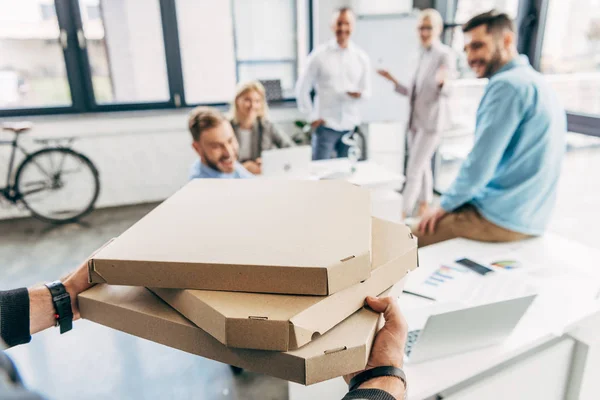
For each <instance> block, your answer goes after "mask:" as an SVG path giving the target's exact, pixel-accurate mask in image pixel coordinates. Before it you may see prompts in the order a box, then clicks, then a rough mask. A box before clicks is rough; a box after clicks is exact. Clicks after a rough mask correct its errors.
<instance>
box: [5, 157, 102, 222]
mask: <svg viewBox="0 0 600 400" xmlns="http://www.w3.org/2000/svg"><path fill="white" fill-rule="evenodd" d="M15 189H16V191H17V197H18V198H19V200H20V201H21V202H22V203H23V204H24V205H25V207H27V208H28V209H29V211H31V213H32V214H33V216H34V217H36V218H38V219H40V220H42V221H45V222H50V223H54V224H64V223H69V222H74V221H76V220H78V219H79V218H81V217H83V216H84V215H86V214H89V213H90V212H91V211H92V210H93V209H94V204H95V203H96V200H97V199H98V195H99V194H100V180H99V178H98V170H97V169H96V167H95V166H94V164H92V162H91V161H90V160H89V159H88V158H87V157H86V156H84V155H83V154H80V153H77V152H75V151H73V150H71V149H67V148H48V149H42V150H40V151H37V152H35V153H33V154H31V155H29V156H28V157H27V158H25V160H23V163H22V164H21V165H20V166H19V169H18V170H17V174H16V176H15Z"/></svg>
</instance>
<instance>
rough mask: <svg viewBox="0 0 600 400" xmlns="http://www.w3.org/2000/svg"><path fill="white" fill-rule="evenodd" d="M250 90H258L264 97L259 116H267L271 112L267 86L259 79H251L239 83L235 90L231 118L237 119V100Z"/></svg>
mask: <svg viewBox="0 0 600 400" xmlns="http://www.w3.org/2000/svg"><path fill="white" fill-rule="evenodd" d="M249 92H256V93H258V94H259V95H260V97H262V107H261V110H259V111H258V116H259V117H260V118H267V117H268V114H269V105H268V104H267V92H266V90H265V87H264V86H263V84H262V83H260V82H259V81H250V82H246V83H242V84H240V85H238V87H237V90H236V92H235V97H234V99H233V102H232V103H231V118H232V119H233V120H234V121H237V115H238V109H237V101H238V100H239V98H240V97H242V96H244V95H245V94H247V93H249Z"/></svg>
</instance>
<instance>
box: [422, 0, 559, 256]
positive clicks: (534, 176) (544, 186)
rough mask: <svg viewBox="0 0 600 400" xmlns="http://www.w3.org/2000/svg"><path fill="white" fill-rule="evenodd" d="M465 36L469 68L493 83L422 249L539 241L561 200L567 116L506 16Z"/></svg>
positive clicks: (493, 15)
mask: <svg viewBox="0 0 600 400" xmlns="http://www.w3.org/2000/svg"><path fill="white" fill-rule="evenodd" d="M463 31H464V32H465V51H466V52H467V58H468V61H469V65H470V66H471V68H472V69H473V71H474V72H475V73H476V75H477V77H478V78H489V79H490V80H489V83H488V85H487V87H486V89H485V93H484V95H483V98H482V99H481V103H480V105H479V109H478V110H477V120H476V127H475V144H474V146H473V149H472V150H471V153H470V154H469V155H468V157H467V159H466V160H465V162H464V163H463V165H462V166H461V169H460V172H459V174H458V177H457V178H456V180H455V181H454V183H453V184H452V186H451V187H450V189H449V190H448V191H447V192H446V193H445V194H444V195H443V196H442V200H441V207H440V208H438V209H436V210H433V211H431V212H430V213H428V214H427V215H426V216H425V217H424V218H423V220H422V221H421V223H420V225H419V228H418V231H417V232H416V234H417V236H418V237H419V245H420V246H427V245H429V244H433V243H437V242H440V241H443V240H448V239H452V238H456V237H464V238H468V239H473V240H481V241H487V242H505V241H513V240H520V239H524V238H527V237H531V236H539V235H541V234H542V233H543V232H544V230H545V229H546V226H547V225H548V222H549V219H550V216H551V213H552V209H553V208H554V204H555V200H556V189H557V184H558V178H559V175H560V169H561V164H562V159H563V155H564V152H565V134H566V113H565V111H564V109H563V107H562V106H561V105H560V102H559V101H558V99H557V96H556V94H555V92H554V91H553V90H552V88H551V87H550V85H549V84H548V83H547V82H546V81H545V79H544V77H543V76H542V75H541V74H539V73H538V72H536V71H535V70H534V69H533V68H532V67H531V66H530V65H529V62H528V60H527V58H526V57H524V56H519V55H518V53H517V50H516V46H515V34H514V26H513V23H512V21H511V20H510V18H509V17H508V16H507V15H506V14H501V13H498V12H495V11H490V12H488V13H484V14H481V15H478V16H476V17H474V18H472V19H471V20H470V21H469V22H467V23H466V24H465V25H464V26H463Z"/></svg>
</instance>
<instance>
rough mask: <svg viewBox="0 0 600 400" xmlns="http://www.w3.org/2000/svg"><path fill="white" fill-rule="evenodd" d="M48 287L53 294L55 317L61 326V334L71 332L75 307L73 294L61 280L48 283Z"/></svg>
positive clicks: (57, 324) (57, 323)
mask: <svg viewBox="0 0 600 400" xmlns="http://www.w3.org/2000/svg"><path fill="white" fill-rule="evenodd" d="M46 287H47V288H48V290H49V291H50V295H52V304H54V310H55V311H56V314H54V318H56V325H55V326H60V334H61V335H62V334H63V333H67V332H69V331H70V330H71V329H73V308H71V296H69V292H67V289H66V288H65V285H63V284H62V282H61V281H55V282H52V283H47V284H46Z"/></svg>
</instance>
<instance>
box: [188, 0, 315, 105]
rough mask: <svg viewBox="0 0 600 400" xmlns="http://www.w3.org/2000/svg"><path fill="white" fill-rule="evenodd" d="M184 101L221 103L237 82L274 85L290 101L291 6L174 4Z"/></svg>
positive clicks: (270, 2)
mask: <svg viewBox="0 0 600 400" xmlns="http://www.w3.org/2000/svg"><path fill="white" fill-rule="evenodd" d="M176 6H177V22H178V28H179V41H180V45H181V59H182V70H183V78H184V79H183V80H184V85H185V94H186V96H185V97H186V101H187V103H189V104H198V103H223V102H228V101H230V100H231V98H232V97H233V94H234V92H235V85H236V83H237V82H244V81H248V80H254V79H258V80H263V81H276V83H277V84H280V85H281V87H282V91H283V97H284V98H290V97H293V88H294V84H295V81H296V77H297V65H298V48H299V44H298V41H299V40H306V38H303V37H301V36H300V39H299V35H298V34H297V32H298V27H297V5H296V1H295V0H253V1H249V0H233V1H219V2H215V1H211V0H176Z"/></svg>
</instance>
